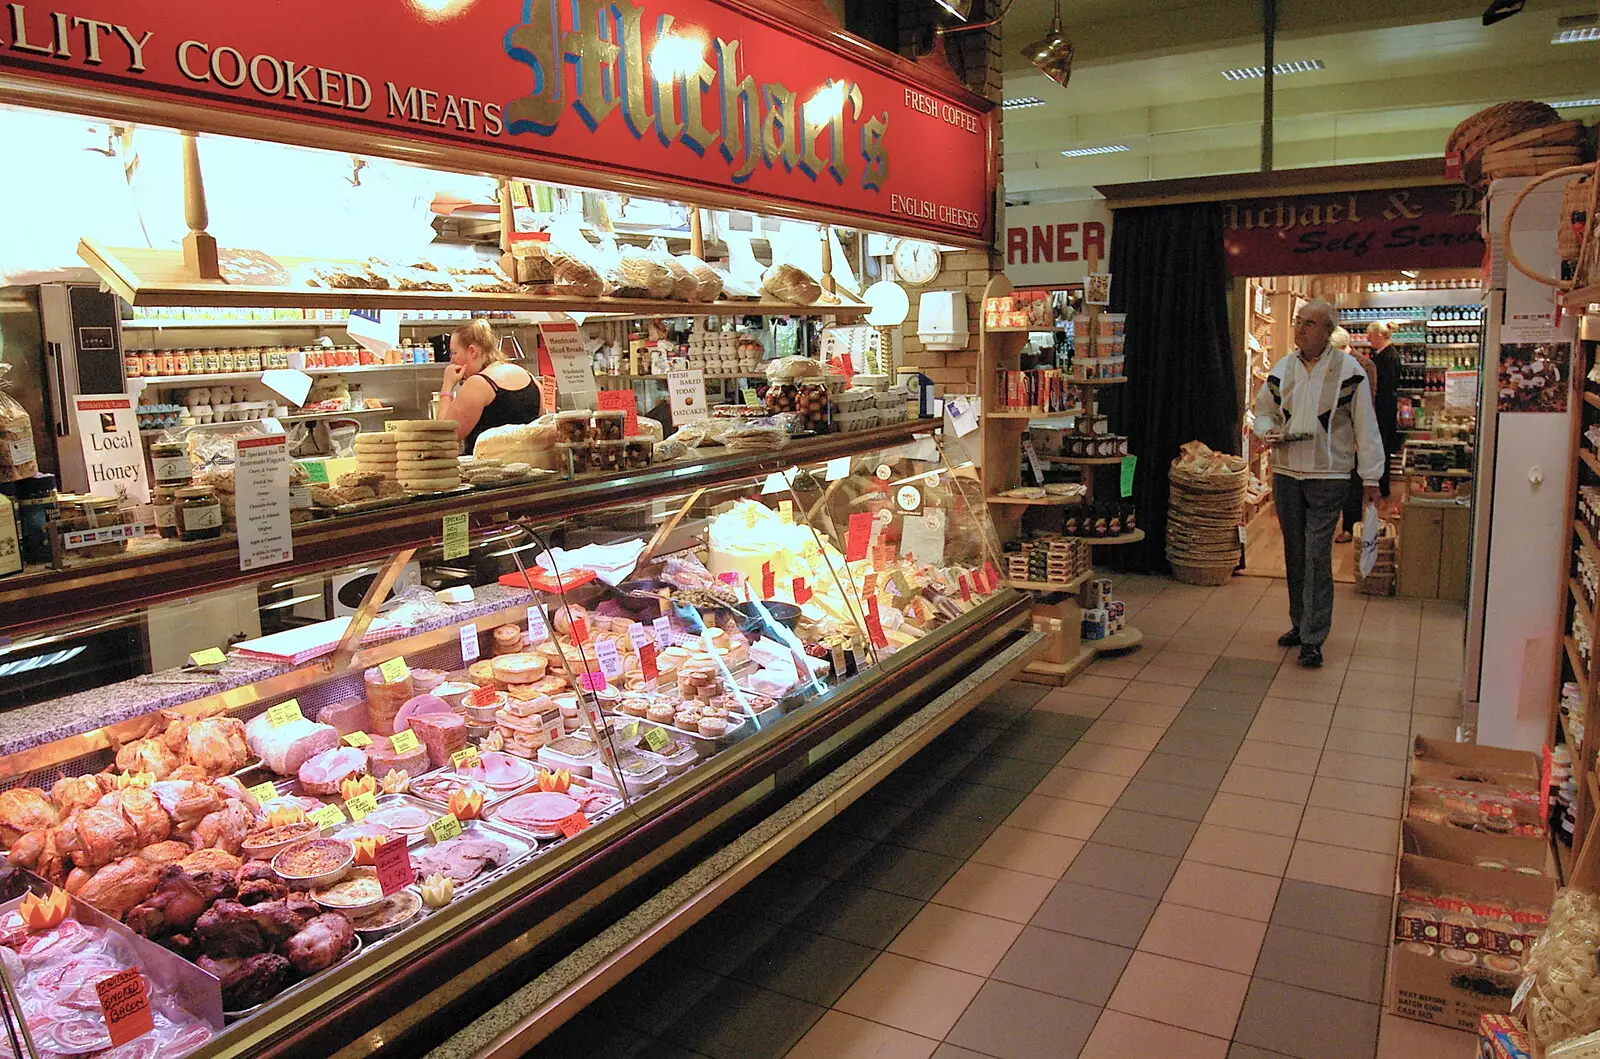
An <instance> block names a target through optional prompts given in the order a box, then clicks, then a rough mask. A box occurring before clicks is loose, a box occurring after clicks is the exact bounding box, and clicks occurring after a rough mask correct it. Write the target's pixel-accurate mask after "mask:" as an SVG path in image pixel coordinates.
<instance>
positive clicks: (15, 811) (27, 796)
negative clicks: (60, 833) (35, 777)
mask: <svg viewBox="0 0 1600 1059" xmlns="http://www.w3.org/2000/svg"><path fill="white" fill-rule="evenodd" d="M60 822H61V814H60V813H58V812H57V811H56V807H55V806H54V805H51V804H50V799H48V798H46V797H45V796H44V791H41V790H39V789H38V788H37V787H13V788H11V789H10V790H8V791H0V842H4V843H5V844H6V845H8V846H11V845H15V844H16V841H17V839H19V838H21V837H22V836H23V835H25V834H27V833H28V832H29V831H42V830H44V829H45V828H47V827H54V826H56V824H58V823H60ZM13 863H15V861H13Z"/></svg>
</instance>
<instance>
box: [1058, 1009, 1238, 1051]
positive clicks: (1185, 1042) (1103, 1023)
mask: <svg viewBox="0 0 1600 1059" xmlns="http://www.w3.org/2000/svg"><path fill="white" fill-rule="evenodd" d="M1227 1054H1228V1042H1227V1041H1225V1040H1221V1039H1219V1038H1216V1037H1207V1036H1206V1035H1205V1034H1202V1033H1195V1032H1194V1031H1192V1030H1184V1029H1179V1028H1178V1027H1176V1026H1168V1025H1167V1024H1165V1023H1162V1022H1153V1021H1151V1020H1150V1019H1141V1018H1139V1017H1137V1016H1135V1015H1124V1014H1123V1013H1122V1012H1120V1011H1109V1010H1108V1011H1103V1012H1101V1013H1100V1021H1099V1022H1096V1023H1095V1025H1094V1032H1093V1033H1092V1034H1090V1035H1089V1043H1087V1044H1085V1045H1084V1046H1083V1051H1082V1052H1080V1053H1078V1059H1130V1057H1132V1056H1142V1057H1146V1059H1158V1057H1173V1059H1176V1057H1180V1056H1181V1057H1182V1059H1226V1057H1227Z"/></svg>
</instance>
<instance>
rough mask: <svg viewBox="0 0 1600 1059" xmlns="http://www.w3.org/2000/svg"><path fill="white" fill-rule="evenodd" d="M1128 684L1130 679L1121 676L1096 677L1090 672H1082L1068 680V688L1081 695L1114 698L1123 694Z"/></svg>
mask: <svg viewBox="0 0 1600 1059" xmlns="http://www.w3.org/2000/svg"><path fill="white" fill-rule="evenodd" d="M1127 686H1128V681H1126V680H1123V679H1121V678H1119V677H1096V676H1090V675H1089V674H1088V673H1080V674H1079V675H1078V676H1075V677H1073V678H1072V679H1071V680H1070V681H1068V682H1067V690H1068V691H1071V692H1074V693H1076V694H1079V695H1104V696H1105V697H1106V698H1108V699H1114V698H1116V697H1117V696H1118V695H1120V694H1122V689H1123V688H1125V687H1127Z"/></svg>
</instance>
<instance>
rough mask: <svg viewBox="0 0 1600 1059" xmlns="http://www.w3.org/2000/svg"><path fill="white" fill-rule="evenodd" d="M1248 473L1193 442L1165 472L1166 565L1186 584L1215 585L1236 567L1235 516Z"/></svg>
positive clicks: (1239, 460) (1241, 463)
mask: <svg viewBox="0 0 1600 1059" xmlns="http://www.w3.org/2000/svg"><path fill="white" fill-rule="evenodd" d="M1249 481H1250V469H1249V466H1248V465H1247V464H1246V463H1245V461H1244V460H1243V459H1242V458H1241V457H1238V456H1229V455H1227V454H1225V453H1221V452H1215V451H1213V450H1212V449H1210V448H1208V447H1207V446H1205V445H1203V444H1201V443H1200V442H1198V441H1191V442H1189V443H1188V444H1187V445H1185V446H1183V449H1182V451H1181V452H1180V454H1179V456H1178V458H1177V459H1175V460H1173V461H1172V467H1171V469H1170V470H1169V471H1168V483H1169V489H1170V491H1169V493H1168V500H1167V562H1168V563H1170V564H1171V565H1172V576H1174V577H1176V578H1177V579H1178V580H1179V581H1183V582H1185V583H1186V584H1191V585H1220V584H1222V583H1223V582H1225V581H1227V580H1228V578H1229V577H1231V576H1233V571H1234V570H1235V569H1236V568H1237V567H1238V565H1239V517H1240V514H1241V512H1242V511H1243V509H1244V492H1245V486H1246V485H1247V484H1248V483H1249Z"/></svg>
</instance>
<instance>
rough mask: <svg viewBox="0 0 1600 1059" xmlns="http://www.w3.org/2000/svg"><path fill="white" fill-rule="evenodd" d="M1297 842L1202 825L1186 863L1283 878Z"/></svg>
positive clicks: (1278, 837) (1188, 853) (1250, 832)
mask: <svg viewBox="0 0 1600 1059" xmlns="http://www.w3.org/2000/svg"><path fill="white" fill-rule="evenodd" d="M1293 849H1294V839H1292V838H1285V837H1284V836H1282V835H1273V834H1264V833H1262V832H1260V831H1241V830H1238V829H1237V828H1232V827H1221V826H1218V825H1216V824H1201V825H1200V830H1198V831H1196V832H1195V834H1194V839H1193V841H1191V842H1190V843H1189V849H1188V851H1187V852H1185V853H1184V855H1183V856H1184V859H1185V860H1197V861H1202V862H1204V863H1206V864H1218V865H1221V866H1222V867H1225V868H1239V869H1241V870H1243V871H1251V872H1256V873H1257V874H1259V875H1282V874H1283V871H1284V869H1285V868H1287V867H1288V866H1289V854H1290V853H1291V852H1292V851H1293Z"/></svg>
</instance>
